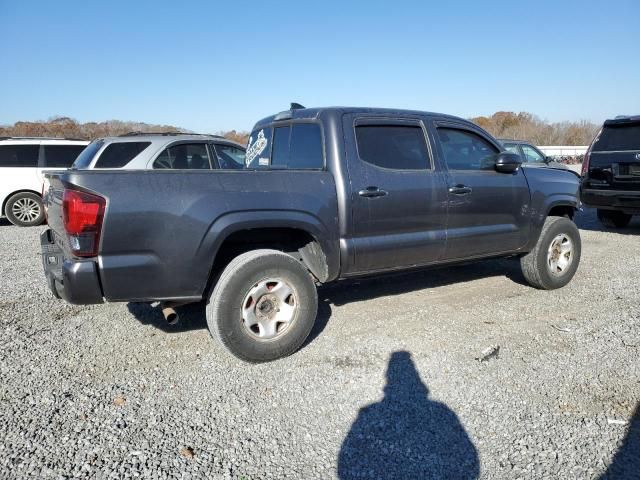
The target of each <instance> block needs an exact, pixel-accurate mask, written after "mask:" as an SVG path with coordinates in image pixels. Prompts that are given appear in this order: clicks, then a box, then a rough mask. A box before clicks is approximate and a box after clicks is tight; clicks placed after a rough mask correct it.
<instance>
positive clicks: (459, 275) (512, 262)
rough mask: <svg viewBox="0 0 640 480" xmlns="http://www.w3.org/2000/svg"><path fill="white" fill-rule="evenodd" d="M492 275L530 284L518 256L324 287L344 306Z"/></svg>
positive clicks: (326, 293) (326, 296) (327, 296)
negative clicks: (523, 272) (523, 273)
mask: <svg viewBox="0 0 640 480" xmlns="http://www.w3.org/2000/svg"><path fill="white" fill-rule="evenodd" d="M489 277H507V278H508V279H509V280H511V281H512V282H514V283H517V284H520V285H528V284H527V282H526V280H525V278H524V276H523V275H522V271H521V270H520V262H519V261H518V260H517V259H513V258H506V259H497V260H484V261H478V262H474V263H463V264H459V265H453V266H448V267H438V268H431V269H423V270H416V271H412V272H402V273H394V274H386V275H381V276H377V277H372V278H362V279H358V280H355V279H354V280H343V281H340V282H336V283H333V284H329V285H326V286H324V287H322V288H321V289H320V291H319V294H320V295H321V297H320V298H322V299H323V300H324V301H326V302H329V303H331V304H332V305H336V306H341V305H345V304H348V303H351V302H358V301H363V300H371V299H374V298H378V297H387V296H390V295H403V294H405V293H411V292H414V291H417V290H425V289H430V288H437V287H444V286H447V285H453V284H456V283H464V282H470V281H473V280H480V279H483V278H489Z"/></svg>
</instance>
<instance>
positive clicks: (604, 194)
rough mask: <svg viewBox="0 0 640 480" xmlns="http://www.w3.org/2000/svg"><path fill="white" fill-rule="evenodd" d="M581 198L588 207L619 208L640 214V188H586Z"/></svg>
mask: <svg viewBox="0 0 640 480" xmlns="http://www.w3.org/2000/svg"><path fill="white" fill-rule="evenodd" d="M580 199H581V200H582V203H584V204H585V205H586V206H588V207H595V208H602V209H606V210H618V211H620V212H624V213H629V214H631V215H640V191H639V190H597V189H592V188H584V189H582V191H581V192H580Z"/></svg>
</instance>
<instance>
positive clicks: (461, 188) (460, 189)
mask: <svg viewBox="0 0 640 480" xmlns="http://www.w3.org/2000/svg"><path fill="white" fill-rule="evenodd" d="M472 191H473V189H472V188H471V187H467V186H466V185H454V186H453V187H449V193H453V194H454V195H469V194H470V193H471V192H472Z"/></svg>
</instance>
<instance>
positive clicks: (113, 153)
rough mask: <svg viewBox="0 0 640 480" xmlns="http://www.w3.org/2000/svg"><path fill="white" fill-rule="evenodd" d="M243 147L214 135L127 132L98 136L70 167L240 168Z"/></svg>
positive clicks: (242, 165) (146, 168) (134, 168)
mask: <svg viewBox="0 0 640 480" xmlns="http://www.w3.org/2000/svg"><path fill="white" fill-rule="evenodd" d="M244 156H245V147H244V146H242V145H240V144H239V143H236V142H234V141H231V140H228V139H226V138H224V137H220V136H217V135H199V134H185V133H138V132H133V133H127V134H125V135H121V136H119V137H104V138H98V139H96V140H94V141H93V142H91V143H90V144H89V145H87V147H86V148H85V149H84V150H83V151H82V153H80V155H79V156H78V158H76V161H75V162H74V163H73V166H72V167H71V168H72V169H77V170H86V169H125V170H152V169H173V170H207V169H218V168H222V169H241V168H244Z"/></svg>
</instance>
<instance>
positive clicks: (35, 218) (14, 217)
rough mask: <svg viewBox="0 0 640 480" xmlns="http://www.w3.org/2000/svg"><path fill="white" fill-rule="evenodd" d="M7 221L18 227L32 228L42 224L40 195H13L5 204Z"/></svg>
mask: <svg viewBox="0 0 640 480" xmlns="http://www.w3.org/2000/svg"><path fill="white" fill-rule="evenodd" d="M4 213H5V215H6V216H7V219H8V220H9V221H10V222H11V223H13V224H14V225H17V226H18V227H33V226H36V225H40V224H41V223H42V222H44V207H43V206H42V199H41V198H40V195H38V194H35V193H32V192H20V193H16V194H15V195H13V196H12V197H11V198H9V200H7V203H6V204H5V208H4Z"/></svg>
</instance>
